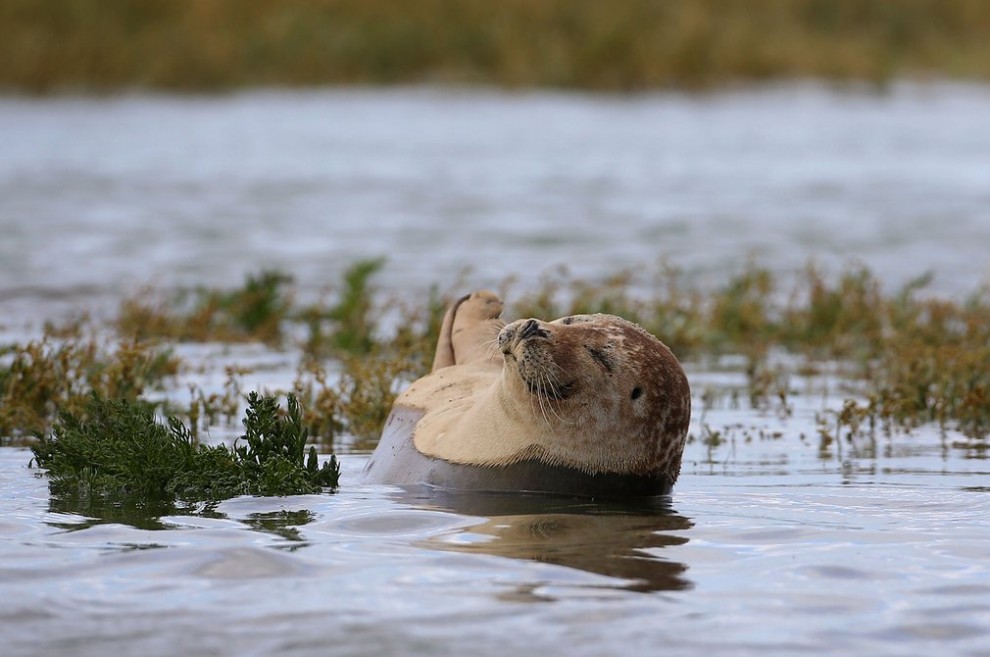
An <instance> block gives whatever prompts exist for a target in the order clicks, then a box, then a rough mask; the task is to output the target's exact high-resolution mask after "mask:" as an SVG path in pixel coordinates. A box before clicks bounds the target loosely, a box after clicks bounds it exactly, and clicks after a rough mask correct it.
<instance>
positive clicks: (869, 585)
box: [0, 84, 990, 656]
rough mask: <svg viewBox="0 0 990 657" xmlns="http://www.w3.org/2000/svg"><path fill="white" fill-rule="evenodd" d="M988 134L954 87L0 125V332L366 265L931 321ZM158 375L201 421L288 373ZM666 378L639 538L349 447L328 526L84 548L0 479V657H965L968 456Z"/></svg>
mask: <svg viewBox="0 0 990 657" xmlns="http://www.w3.org/2000/svg"><path fill="white" fill-rule="evenodd" d="M988 116H990V91H988V90H987V89H986V88H980V87H965V86H954V85H941V84H940V85H933V86H910V85H901V86H897V87H895V88H894V89H893V90H892V91H891V93H889V94H884V95H874V94H867V93H859V92H841V93H839V92H831V91H827V90H823V89H820V88H816V87H813V86H797V87H786V88H777V89H767V90H758V91H739V92H731V93H719V94H712V95H704V96H690V97H689V96H681V95H648V96H641V97H609V96H580V95H555V94H518V95H508V94H499V93H490V92H455V91H441V90H430V89H401V90H387V91H373V90H348V91H319V92H299V93H295V92H293V93H281V92H278V93H277V92H265V93H257V92H256V93H246V94H241V95H235V96H229V97H216V98H198V97H188V98H175V97H145V96H139V97H124V98H107V99H89V98H85V99H48V100H23V99H15V98H6V99H0V143H2V144H3V147H2V148H0V227H2V228H3V235H2V239H0V331H2V332H4V333H3V335H7V336H9V335H17V334H19V333H20V332H21V331H23V330H25V329H24V328H23V327H24V326H28V327H29V328H28V329H26V330H28V331H30V330H33V329H31V328H30V327H31V326H36V325H37V322H39V321H40V320H42V319H47V318H53V317H54V316H57V315H58V314H60V313H62V312H65V311H66V310H67V309H72V308H80V307H101V306H103V307H106V308H110V309H111V310H112V308H113V306H114V304H115V303H116V302H117V301H119V298H120V295H121V294H124V293H127V292H129V291H131V290H133V289H134V288H135V287H136V286H138V285H140V284H142V283H147V282H153V283H156V284H160V285H164V286H181V285H199V284H202V285H236V284H238V283H240V281H241V279H242V276H243V275H244V273H246V272H249V271H256V270H257V269H259V268H261V267H279V268H281V269H284V270H287V271H290V272H291V273H293V274H295V275H296V277H297V281H298V282H299V285H300V286H301V288H302V289H303V292H304V293H305V292H307V291H308V292H315V291H316V290H318V289H319V288H320V287H321V286H322V285H324V284H326V283H327V282H331V281H334V280H336V279H337V277H338V276H339V273H340V271H341V270H342V269H343V268H344V267H345V266H347V265H348V264H350V263H351V262H353V261H354V260H355V259H356V258H359V257H367V256H376V255H380V254H385V255H387V256H388V265H387V266H386V269H385V271H384V272H383V275H382V278H381V280H380V284H381V285H382V287H384V288H386V289H388V290H399V291H402V290H410V291H413V292H416V293H417V294H418V293H421V292H422V291H423V290H425V288H426V287H427V286H428V285H430V284H434V283H437V284H441V285H445V284H449V283H450V282H452V281H453V280H454V278H456V276H457V275H458V273H459V272H460V270H461V269H462V268H463V267H466V266H470V267H473V268H474V269H473V273H472V274H469V275H468V281H469V283H470V284H491V283H493V282H497V281H499V280H502V279H503V278H504V277H506V276H510V275H516V276H519V277H520V278H521V279H522V281H523V282H522V283H521V284H522V285H524V284H525V282H527V281H532V280H533V279H534V278H536V277H537V276H538V275H539V274H540V273H541V272H543V271H545V270H546V269H547V268H548V267H550V266H552V265H557V264H567V265H568V266H570V267H571V268H572V269H573V270H574V271H576V272H578V273H581V274H584V275H588V276H595V275H601V274H606V273H613V272H615V271H616V270H617V269H618V268H621V267H626V266H637V265H643V264H646V265H648V264H651V263H653V262H655V261H656V260H657V259H658V258H661V257H665V258H668V259H669V260H670V261H672V262H674V263H675V264H678V265H681V266H683V267H685V268H686V269H688V270H689V271H691V272H693V273H695V274H697V275H698V276H702V277H711V278H712V279H717V278H718V276H720V275H724V274H725V273H726V272H727V271H732V270H733V269H734V268H736V267H738V266H739V265H740V263H742V262H744V261H745V260H746V259H747V258H748V257H750V256H755V257H757V258H758V259H759V261H760V262H761V263H762V264H765V265H768V266H770V267H773V268H775V269H777V270H779V271H790V270H792V269H794V268H797V267H801V266H803V265H804V263H805V262H806V260H807V259H808V258H809V257H812V258H815V259H816V260H818V261H820V262H822V263H824V264H826V265H838V264H841V263H843V262H847V261H848V260H849V259H856V260H859V261H862V262H865V263H867V264H869V265H870V266H871V267H872V268H873V269H874V271H875V273H877V275H878V276H879V277H880V278H881V279H882V280H883V281H884V282H885V283H886V284H888V285H891V286H894V285H899V284H901V283H903V282H904V281H906V280H908V279H910V278H912V277H914V276H916V275H918V274H920V273H922V272H923V271H925V270H927V269H931V270H933V271H934V272H935V274H936V279H935V287H936V289H937V290H939V291H942V292H947V293H950V294H962V293H966V292H969V291H972V290H973V289H974V288H975V286H976V285H977V284H978V283H979V282H980V281H981V280H984V279H985V277H986V276H987V274H988V266H990V265H988V262H990V261H988V260H987V257H986V253H987V252H990V130H987V125H988V123H987V118H986V117H988ZM181 350H182V353H181V355H182V356H183V359H184V360H186V361H189V362H192V363H194V364H196V363H198V364H201V365H203V367H205V368H206V371H204V372H202V373H199V374H196V376H199V377H200V379H199V383H200V384H202V385H203V386H204V387H205V388H207V389H209V386H210V385H217V386H220V385H222V380H223V379H222V376H219V375H217V372H222V366H223V364H225V363H230V362H235V361H243V362H249V363H251V364H253V365H261V367H260V368H259V369H257V370H256V371H255V372H254V373H252V374H250V375H248V376H247V378H246V380H245V385H246V386H247V387H248V388H255V387H268V388H276V387H286V386H287V384H288V383H289V382H291V379H292V377H293V376H294V373H295V361H294V359H295V356H294V355H293V354H291V353H277V352H269V351H266V350H264V349H260V348H258V347H252V346H247V347H237V348H233V349H227V348H220V347H216V346H209V345H208V346H183V347H181ZM689 375H690V376H689V378H690V379H691V381H692V385H693V387H694V390H695V401H696V408H695V422H694V425H693V426H692V435H693V436H695V440H694V442H693V443H692V444H690V445H689V447H688V451H687V453H686V456H685V464H684V470H683V474H682V477H681V479H680V481H679V482H678V484H677V486H676V487H675V492H674V495H673V496H672V498H671V499H670V500H666V501H663V502H657V503H656V504H653V505H650V506H644V505H639V506H625V507H623V506H617V505H603V504H596V503H592V502H587V501H576V500H570V499H557V498H539V497H518V496H501V497H485V496H449V495H448V496H442V495H437V494H430V493H428V492H427V491H416V490H400V489H395V488H389V487H380V486H365V485H361V484H359V483H357V481H356V475H357V474H358V473H359V472H360V470H361V468H362V467H363V464H364V462H365V460H366V459H367V454H366V453H363V452H361V451H358V450H354V449H351V450H348V449H347V448H346V447H345V450H344V451H345V454H344V455H343V467H344V476H343V480H342V488H341V491H340V492H339V493H338V494H335V495H322V496H302V497H289V498H238V499H234V500H229V501H227V502H224V503H222V504H220V505H218V506H217V507H216V508H215V509H213V510H210V511H206V512H204V513H201V514H189V515H175V516H167V517H163V518H159V519H156V520H147V519H145V520H143V521H141V522H136V521H135V520H134V519H133V517H129V516H127V515H126V514H108V515H109V516H111V517H113V518H116V520H113V521H111V520H110V519H109V518H104V520H98V519H91V518H86V517H83V516H80V515H78V514H77V513H75V512H74V510H73V509H71V508H68V507H65V506H64V505H62V504H60V503H59V502H58V501H53V500H50V499H49V496H48V490H47V483H46V481H45V479H44V477H43V476H39V473H38V472H37V471H36V470H32V469H29V468H28V467H27V463H28V460H29V458H30V453H29V452H28V451H26V450H24V449H15V448H10V447H5V448H0V628H2V629H0V637H2V640H3V647H2V649H0V652H2V654H3V655H5V656H6V655H12V656H13V655H17V656H19V655H66V656H68V655H73V656H75V655H83V656H85V655H105V654H122V655H131V654H133V655H142V656H154V655H174V654H196V655H201V654H202V655H310V654H312V655H317V654H319V655H327V654H330V655H357V654H361V655H382V654H402V655H437V654H474V655H503V654H535V653H543V654H547V655H563V654H566V655H602V654H637V653H639V654H665V655H688V654H692V655H694V654H710V655H747V654H752V655H756V654H759V655H766V654H783V655H793V654H842V655H853V654H858V655H917V654H924V653H935V654H939V655H950V654H953V655H967V656H970V655H972V656H976V655H984V656H986V655H990V648H988V646H990V566H988V564H990V462H988V460H987V459H986V451H985V450H980V449H976V448H972V447H967V446H966V445H961V444H960V441H961V437H959V436H957V435H954V434H951V433H950V434H948V435H940V434H939V433H938V432H937V431H935V430H934V429H931V428H924V429H922V430H919V431H917V432H915V433H914V434H912V435H895V436H878V437H877V440H876V441H875V442H867V443H862V442H859V443H845V442H843V443H840V444H832V445H822V444H820V441H819V438H818V433H817V428H816V426H817V425H816V421H815V414H816V412H820V411H822V410H823V409H825V408H831V407H834V404H835V403H837V400H836V398H835V397H834V396H827V395H823V394H821V393H819V392H810V390H811V388H806V387H805V386H804V385H803V384H802V383H801V382H794V386H793V387H794V388H795V392H796V396H795V397H794V398H793V399H792V400H791V403H792V404H793V408H792V411H793V413H792V414H791V415H789V416H788V415H786V414H780V413H775V412H774V409H770V410H769V411H757V410H750V409H748V408H745V406H744V407H743V408H735V407H734V406H733V405H732V404H728V403H727V404H725V405H724V406H719V405H716V407H714V408H712V409H709V410H708V411H706V412H705V413H704V414H703V415H702V413H701V412H700V406H701V402H700V395H701V393H702V391H703V390H705V389H706V388H713V389H715V390H721V391H725V390H727V389H729V388H731V387H732V386H734V385H738V384H739V383H740V381H739V378H738V376H737V375H735V374H733V373H731V372H730V373H728V374H726V373H712V372H707V371H700V370H697V368H692V370H691V371H690V372H689ZM733 377H735V378H733ZM832 389H834V386H833V388H832ZM177 390H184V388H182V385H181V384H179V385H178V388H177ZM802 391H803V393H802ZM704 426H708V427H711V428H713V429H716V430H718V431H720V432H721V434H722V436H723V437H724V438H725V441H724V442H723V443H721V444H719V445H706V444H705V443H704V441H702V440H701V439H700V438H698V437H699V436H702V435H705V433H706V432H705V429H704ZM228 433H229V430H228ZM217 435H224V434H223V430H222V429H220V428H217ZM771 436H776V437H771Z"/></svg>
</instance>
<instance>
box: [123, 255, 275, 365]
mask: <svg viewBox="0 0 990 657" xmlns="http://www.w3.org/2000/svg"><path fill="white" fill-rule="evenodd" d="M292 282H293V279H292V277H291V276H289V275H288V274H285V273H283V272H279V271H273V270H263V271H261V272H259V273H257V274H248V275H247V277H246V278H245V281H244V285H243V286H242V287H240V288H238V289H236V290H231V291H224V290H210V289H205V290H204V289H201V290H198V291H196V292H195V293H192V294H190V293H188V292H182V293H179V294H178V295H174V296H173V297H171V298H169V297H162V296H161V295H155V294H154V293H153V292H152V291H150V290H146V291H144V292H142V293H141V294H139V295H138V296H135V297H132V298H129V299H125V300H124V302H123V303H122V304H121V307H120V312H119V313H118V317H117V326H116V328H117V331H118V332H119V333H120V334H122V335H125V336H129V337H132V338H133V339H135V340H146V339H149V338H162V339H170V340H176V341H179V342H264V343H266V344H268V345H271V346H279V345H281V344H282V340H283V337H284V334H283V324H284V323H285V322H286V321H287V320H288V315H289V312H290V311H291V309H292V307H293V304H292V293H291V291H290V290H289V289H288V288H289V286H290V285H291V284H292ZM175 307H179V308H183V307H186V308H188V310H186V311H181V310H180V311H179V312H176V311H175V310H173V309H174V308H175Z"/></svg>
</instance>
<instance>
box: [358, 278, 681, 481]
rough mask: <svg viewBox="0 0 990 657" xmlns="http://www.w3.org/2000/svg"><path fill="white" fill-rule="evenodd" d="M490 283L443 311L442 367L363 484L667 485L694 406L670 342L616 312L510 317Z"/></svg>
mask: <svg viewBox="0 0 990 657" xmlns="http://www.w3.org/2000/svg"><path fill="white" fill-rule="evenodd" d="M502 307H503V304H502V302H501V300H500V299H498V297H497V296H495V295H494V294H493V293H491V292H476V293H474V294H472V295H468V296H467V297H462V298H461V299H460V300H458V302H456V303H455V304H454V305H453V306H452V307H451V308H450V309H449V310H448V311H447V313H446V315H445V318H444V323H443V326H442V329H441V335H440V338H439V340H438V343H437V354H436V357H435V359H434V369H433V372H431V373H430V374H428V375H426V376H425V377H423V378H421V379H418V380H417V381H415V382H413V383H412V384H411V385H410V386H409V388H408V389H407V390H405V391H404V392H403V393H402V394H401V395H399V397H398V398H397V399H396V400H395V403H394V405H393V408H392V412H391V413H390V415H389V418H388V419H387V420H386V423H385V427H384V430H383V432H382V437H381V440H380V441H379V444H378V446H377V448H376V449H375V451H374V453H373V454H372V456H371V459H370V460H369V462H368V465H367V466H366V468H365V481H368V482H371V483H389V484H400V485H402V484H426V485H429V486H434V487H439V488H443V489H454V490H477V491H525V492H543V493H562V494H568V495H580V496H591V497H628V496H653V495H664V494H667V493H669V492H670V490H671V488H672V486H673V484H674V482H675V481H676V480H677V476H678V474H679V472H680V465H681V456H682V453H683V450H684V442H685V438H686V436H687V430H688V424H689V421H690V416H691V394H690V388H689V386H688V381H687V377H686V376H685V374H684V370H683V369H682V367H681V365H680V363H679V362H678V361H677V359H676V358H675V357H674V355H673V353H671V351H670V349H668V348H667V347H666V345H664V344H663V343H662V342H660V341H659V340H658V339H657V338H656V337H654V336H653V335H651V334H650V333H648V332H647V331H645V330H644V329H642V328H641V327H639V326H637V325H636V324H633V323H632V322H629V321H626V320H624V319H622V318H620V317H616V316H614V315H603V314H596V315H573V316H570V317H563V318H561V319H557V320H554V321H552V322H545V321H542V320H539V319H535V318H530V319H520V320H517V321H515V322H512V323H511V324H508V325H504V323H503V322H502V320H500V319H499V315H500V313H501V310H502Z"/></svg>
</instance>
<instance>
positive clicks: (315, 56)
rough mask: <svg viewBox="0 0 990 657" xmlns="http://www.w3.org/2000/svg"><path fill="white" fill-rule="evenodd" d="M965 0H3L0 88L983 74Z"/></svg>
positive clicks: (596, 85) (988, 26) (978, 9)
mask: <svg viewBox="0 0 990 657" xmlns="http://www.w3.org/2000/svg"><path fill="white" fill-rule="evenodd" d="M987 34H990V12H988V11H987V8H986V4H985V2H984V1H983V0H897V1H893V2H892V1H890V0H626V1H624V2H599V1H597V0H543V1H541V2H530V1H528V0H501V1H500V2H489V1H486V0H280V1H279V2H271V1H269V0H209V1H208V2H203V1H201V0H45V1H43V2H42V1H39V0H6V1H5V2H3V3H0V61H3V62H4V66H3V67H0V87H3V88H6V89H14V90H27V91H36V92H45V91H59V90H66V89H68V90H74V91H75V90H86V91H94V90H95V91H106V90H114V89H131V88H151V89H172V90H215V89H230V88H236V87H246V86H258V85H261V86H303V85H326V84H369V83H370V84H395V83H417V82H447V83H450V82H453V83H469V84H494V85H500V86H508V87H533V86H549V87H558V88H582V89H598V90H618V91H623V90H630V89H649V88H658V87H681V88H685V87H686V88H704V87H711V86H714V85H717V84H722V83H730V84H733V83H738V82H740V81H764V80H770V79H782V78H790V79H794V78H797V79H806V78H812V77H813V78H821V79H827V80H840V81H843V80H866V81H869V82H879V83H882V82H884V81H886V80H889V79H891V78H892V77H895V76H923V77H929V76H943V77H945V76H948V77H964V78H976V79H984V80H985V79H990V40H988V39H987Z"/></svg>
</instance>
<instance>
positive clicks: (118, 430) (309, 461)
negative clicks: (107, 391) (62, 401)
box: [31, 392, 340, 509]
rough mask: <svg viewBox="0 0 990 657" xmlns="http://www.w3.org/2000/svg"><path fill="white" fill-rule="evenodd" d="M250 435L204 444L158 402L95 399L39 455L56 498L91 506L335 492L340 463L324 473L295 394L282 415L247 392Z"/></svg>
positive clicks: (332, 462)
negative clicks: (162, 412) (157, 409)
mask: <svg viewBox="0 0 990 657" xmlns="http://www.w3.org/2000/svg"><path fill="white" fill-rule="evenodd" d="M247 402H248V407H247V412H246V417H245V419H244V420H243V422H244V429H245V433H244V435H243V436H241V438H239V439H238V441H237V442H235V444H234V446H233V447H228V446H226V445H216V446H206V445H201V444H199V443H197V442H196V440H195V439H194V438H193V436H192V433H191V432H190V431H189V429H188V428H187V427H186V426H185V425H184V424H182V422H181V421H179V420H178V419H176V418H174V417H170V418H168V419H167V422H166V424H162V423H159V422H158V421H157V420H156V419H155V416H154V409H153V407H152V405H151V404H149V403H147V402H143V401H140V400H133V399H126V398H106V399H105V398H101V397H99V396H97V395H92V396H90V398H89V400H88V403H87V404H86V405H85V407H84V408H83V409H82V411H81V412H78V413H77V412H72V411H63V412H62V413H60V414H59V418H58V421H57V422H56V423H55V425H54V427H53V429H52V431H51V433H50V434H48V435H45V436H44V437H42V438H41V439H40V440H39V441H38V442H37V443H36V444H35V445H34V446H33V447H32V448H31V449H32V451H33V453H34V458H33V462H34V463H36V464H37V465H38V467H41V468H45V469H46V470H47V471H48V476H49V487H50V489H51V493H52V495H53V496H56V497H60V498H68V499H71V500H74V501H76V502H77V503H78V504H80V505H81V506H84V507H87V508H91V507H92V508H100V507H104V506H106V505H107V504H108V503H111V504H112V503H118V502H119V503H121V504H126V505H128V506H131V507H136V508H149V509H161V508H168V507H170V506H171V505H173V504H174V503H175V502H176V501H183V502H196V501H216V500H222V499H226V498H229V497H234V496H237V495H294V494H302V493H314V492H320V491H323V490H325V489H331V490H332V489H336V487H337V485H338V482H339V477H340V468H339V465H338V464H337V460H336V457H334V456H331V458H330V459H329V460H328V461H327V462H325V463H324V464H323V465H322V467H321V466H320V465H319V463H318V461H317V455H316V450H315V448H313V447H310V448H309V450H308V452H307V450H306V441H307V431H306V429H305V427H304V426H303V421H302V411H301V409H300V406H299V403H298V401H297V400H296V398H295V397H294V396H291V395H290V396H289V397H288V402H287V406H288V409H287V412H286V413H282V412H281V410H280V408H279V403H278V399H277V398H275V397H274V396H260V395H258V394H257V393H253V392H252V393H251V394H249V395H248V399H247Z"/></svg>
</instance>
